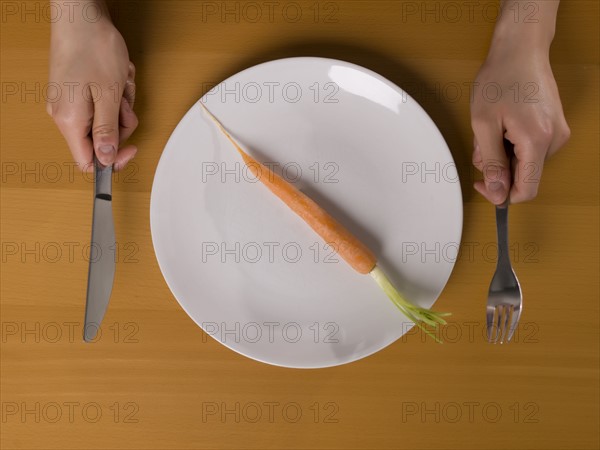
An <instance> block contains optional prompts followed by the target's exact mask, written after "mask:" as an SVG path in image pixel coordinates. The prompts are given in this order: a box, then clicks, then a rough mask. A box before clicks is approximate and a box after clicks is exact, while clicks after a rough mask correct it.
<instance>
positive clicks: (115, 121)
mask: <svg viewBox="0 0 600 450" xmlns="http://www.w3.org/2000/svg"><path fill="white" fill-rule="evenodd" d="M105 97H106V98H102V99H99V100H98V101H97V102H95V103H94V122H93V125H92V141H93V142H94V152H95V153H96V157H97V158H98V160H99V161H100V162H101V163H102V164H103V165H105V166H110V165H112V164H113V163H114V161H115V158H116V156H117V149H118V148H119V107H120V103H118V102H113V101H112V100H111V98H110V97H112V96H105Z"/></svg>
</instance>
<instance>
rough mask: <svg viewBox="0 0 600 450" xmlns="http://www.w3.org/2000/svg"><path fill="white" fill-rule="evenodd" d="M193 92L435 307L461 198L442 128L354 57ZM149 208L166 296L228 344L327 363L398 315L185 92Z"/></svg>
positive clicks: (267, 355)
mask: <svg viewBox="0 0 600 450" xmlns="http://www.w3.org/2000/svg"><path fill="white" fill-rule="evenodd" d="M200 101H202V102H204V103H205V105H206V106H207V107H208V109H209V110H211V111H212V112H213V114H215V116H216V117H218V118H219V120H221V121H222V122H223V124H224V125H225V127H226V128H228V129H229V130H230V131H231V132H232V133H233V134H234V136H236V138H237V139H238V140H239V141H240V142H241V143H242V144H244V145H245V146H246V147H247V148H248V149H250V151H251V153H252V154H253V155H254V156H255V157H256V158H257V159H259V160H261V161H263V162H273V163H277V165H275V166H274V167H275V169H276V170H277V171H279V172H280V173H283V175H284V176H285V177H286V178H287V179H288V180H289V181H293V182H295V183H297V184H298V186H299V187H300V188H301V189H303V190H304V191H305V192H307V193H308V194H309V195H310V196H311V197H313V198H314V199H315V200H316V201H317V202H318V203H320V204H321V205H322V206H324V207H325V208H326V209H328V210H329V211H330V212H331V213H332V214H333V215H334V216H336V217H337V218H338V219H339V220H340V221H341V222H342V223H344V224H345V225H347V226H348V227H349V228H350V229H351V230H352V231H354V232H355V234H357V235H358V236H359V237H360V238H361V239H363V241H364V242H365V243H367V244H368V245H369V246H370V247H371V248H372V249H373V250H374V251H375V252H376V254H377V255H378V257H379V260H380V262H381V265H382V267H383V268H384V269H385V270H386V272H387V273H388V275H389V276H390V278H392V280H394V281H395V282H396V284H397V285H398V286H399V287H400V288H401V291H402V292H403V293H404V294H405V295H406V296H407V297H408V298H409V299H411V300H412V301H413V302H416V303H418V304H419V305H421V306H424V307H430V306H432V305H433V303H434V302H435V300H436V299H437V297H438V295H439V294H440V292H441V291H442V289H443V288H444V286H445V284H446V282H447V281H448V278H449V276H450V273H451V271H452V268H453V266H454V260H455V257H456V254H457V251H458V245H459V242H460V236H461V230H462V198H461V192H460V184H459V182H458V176H457V173H456V167H455V165H454V162H453V159H452V156H451V154H450V151H449V150H448V147H447V145H446V143H445V142H444V139H443V137H442V135H441V134H440V132H439V131H438V129H437V128H436V126H435V124H434V123H433V122H432V121H431V119H430V118H429V116H428V115H427V114H426V113H425V111H424V110H423V109H422V108H421V107H420V106H419V105H418V104H417V103H416V102H415V101H414V100H413V99H412V98H411V97H410V96H408V95H407V94H406V93H405V92H404V91H402V90H401V89H400V88H398V87H397V86H396V85H394V84H393V83H391V82H390V81H388V80H386V79H385V78H383V77H381V76H379V75H377V74H376V73H374V72H372V71H370V70H367V69H365V68H362V67H360V66H356V65H354V64H349V63H347V62H343V61H336V60H331V59H323V58H290V59H282V60H277V61H271V62H268V63H265V64H260V65H258V66H255V67H251V68H249V69H247V70H244V71H242V72H240V73H238V74H236V75H234V76H232V77H231V78H229V79H227V80H225V81H224V82H222V83H221V84H220V85H218V86H217V87H216V88H215V89H213V90H212V91H211V92H209V93H207V94H206V95H205V96H204V97H203V98H202V99H201V100H200ZM150 220H151V227H152V240H153V243H154V248H155V251H156V256H157V258H158V262H159V265H160V268H161V271H162V273H163V275H164V277H165V279H166V281H167V284H168V285H169V288H170V289H171V291H172V292H173V295H174V296H175V298H176V299H177V300H178V301H179V303H180V304H181V306H182V307H183V309H184V310H185V311H186V312H187V313H188V315H189V316H190V317H191V318H192V319H193V320H194V321H195V322H196V323H197V324H198V325H199V326H201V327H202V328H203V329H204V330H205V331H206V332H207V333H208V334H209V335H211V336H213V337H214V338H215V339H217V340H218V341H219V342H221V343H223V344H224V345H226V346H227V347H229V348H231V349H233V350H235V351H236V352H238V353H241V354H242V355H246V356H248V357H250V358H253V359H256V360H258V361H263V362H265V363H269V364H274V365H279V366H286V367H298V368H316V367H327V366H334V365H338V364H343V363H348V362H351V361H356V360H358V359H360V358H363V357H365V356H367V355H370V354H372V353H374V352H377V351H378V350H381V349H382V348H384V347H386V346H387V345H389V344H391V343H392V342H394V341H395V340H397V339H398V338H399V337H400V336H402V335H403V334H404V333H406V332H407V331H408V330H409V329H410V328H411V326H412V324H411V323H410V322H409V321H408V320H407V319H406V318H405V317H404V316H403V315H402V314H401V313H400V312H399V311H398V310H397V309H396V307H395V306H394V305H393V304H392V303H391V301H390V300H388V299H387V297H386V296H385V294H383V293H382V292H381V291H380V290H379V288H378V287H377V285H376V284H375V282H374V281H373V280H372V279H371V277H370V276H368V275H360V274H358V273H356V272H354V271H353V270H352V269H351V268H350V266H348V265H347V264H346V263H345V262H344V261H343V260H341V259H339V258H338V257H337V256H336V255H335V254H333V253H332V251H331V250H330V249H326V248H325V246H324V243H323V242H322V241H321V240H320V238H319V237H318V236H317V235H316V234H315V233H314V232H313V231H312V230H311V229H310V228H309V227H308V226H307V225H306V224H305V223H303V222H302V220H301V219H299V218H298V217H297V216H295V215H294V214H293V213H291V212H290V211H289V210H288V209H287V207H286V206H285V205H284V204H283V203H282V202H281V201H280V200H279V199H278V198H277V197H275V196H274V195H272V194H271V193H270V192H269V191H268V190H267V189H266V188H265V187H264V186H263V185H261V184H260V183H257V182H256V180H255V179H254V178H253V177H252V175H250V174H249V173H248V172H247V170H246V169H245V168H244V166H243V164H242V163H241V159H240V157H239V155H238V154H237V152H236V151H235V150H234V148H233V147H232V146H231V144H230V143H229V142H228V141H227V140H226V139H225V138H224V137H223V136H222V135H221V134H220V132H219V131H218V130H217V128H216V127H215V126H214V125H213V124H212V123H211V122H210V121H209V119H208V118H207V116H205V115H204V113H203V112H202V109H201V107H200V105H199V104H198V103H196V104H195V105H194V106H193V107H192V108H191V109H190V110H189V111H188V113H187V114H186V115H185V117H184V118H183V119H182V120H181V122H180V123H179V125H178V126H177V128H176V129H175V131H174V132H173V134H172V136H171V138H170V139H169V142H168V143H167V145H166V147H165V150H164V152H163V154H162V157H161V159H160V163H159V165H158V169H157V171H156V176H155V179H154V184H153V187H152V198H151V208H150ZM332 260H333V262H332ZM336 260H337V262H335V261H336ZM198 357H202V355H199V356H198Z"/></svg>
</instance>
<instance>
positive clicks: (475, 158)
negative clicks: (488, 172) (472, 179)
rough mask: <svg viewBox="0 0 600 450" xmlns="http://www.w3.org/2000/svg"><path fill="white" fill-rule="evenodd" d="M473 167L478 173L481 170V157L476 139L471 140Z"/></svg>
mask: <svg viewBox="0 0 600 450" xmlns="http://www.w3.org/2000/svg"><path fill="white" fill-rule="evenodd" d="M472 162H473V166H475V168H476V169H477V170H479V171H480V172H481V171H482V170H483V158H482V156H481V148H479V144H478V143H477V139H476V138H475V139H473V161H472Z"/></svg>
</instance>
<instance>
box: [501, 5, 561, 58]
mask: <svg viewBox="0 0 600 450" xmlns="http://www.w3.org/2000/svg"><path fill="white" fill-rule="evenodd" d="M559 3H560V0H537V1H527V2H524V1H522V0H502V3H501V8H502V14H501V15H500V17H499V18H498V21H497V23H496V28H495V30H494V37H493V39H492V49H493V48H494V47H497V46H499V45H506V44H508V45H510V46H515V45H518V46H526V47H528V48H532V49H536V50H541V51H544V52H547V51H549V50H550V44H551V43H552V40H553V39H554V33H555V30H556V16H557V13H558V5H559Z"/></svg>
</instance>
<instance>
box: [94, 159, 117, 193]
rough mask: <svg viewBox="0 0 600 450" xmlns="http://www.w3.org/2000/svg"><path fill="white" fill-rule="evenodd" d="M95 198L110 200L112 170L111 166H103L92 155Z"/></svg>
mask: <svg viewBox="0 0 600 450" xmlns="http://www.w3.org/2000/svg"><path fill="white" fill-rule="evenodd" d="M94 169H95V170H94V172H95V178H94V180H95V183H94V184H95V196H96V198H100V199H102V200H108V201H111V200H112V170H113V166H112V165H110V166H103V165H102V164H100V161H98V158H96V156H95V155H94Z"/></svg>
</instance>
